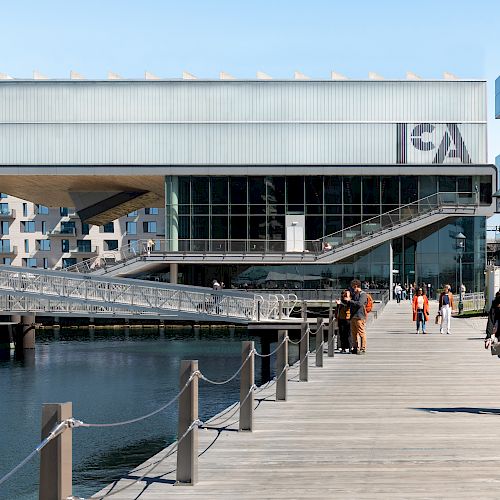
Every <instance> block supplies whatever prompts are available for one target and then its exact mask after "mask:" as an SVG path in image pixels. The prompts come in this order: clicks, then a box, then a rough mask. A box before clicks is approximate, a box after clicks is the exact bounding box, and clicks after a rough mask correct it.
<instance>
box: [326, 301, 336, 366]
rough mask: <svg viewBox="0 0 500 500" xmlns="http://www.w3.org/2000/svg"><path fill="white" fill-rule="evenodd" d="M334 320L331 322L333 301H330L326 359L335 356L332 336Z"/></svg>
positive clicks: (333, 336)
mask: <svg viewBox="0 0 500 500" xmlns="http://www.w3.org/2000/svg"><path fill="white" fill-rule="evenodd" d="M334 328H335V324H334V320H333V301H332V300H330V310H329V311H328V357H329V358H333V356H335V335H334Z"/></svg>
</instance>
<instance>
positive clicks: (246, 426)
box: [240, 340, 255, 431]
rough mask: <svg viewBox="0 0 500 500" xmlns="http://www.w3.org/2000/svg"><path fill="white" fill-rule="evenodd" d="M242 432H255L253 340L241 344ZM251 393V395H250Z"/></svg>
mask: <svg viewBox="0 0 500 500" xmlns="http://www.w3.org/2000/svg"><path fill="white" fill-rule="evenodd" d="M249 356H250V357H249ZM241 362H242V363H244V366H243V369H242V370H241V378H240V431H252V430H253V402H254V400H253V398H254V395H253V385H254V382H255V355H254V342H253V340H244V341H243V342H242V343H241ZM250 391H251V393H250Z"/></svg>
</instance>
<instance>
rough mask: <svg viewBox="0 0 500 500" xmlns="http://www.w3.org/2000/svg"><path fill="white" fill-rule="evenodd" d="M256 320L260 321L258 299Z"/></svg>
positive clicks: (258, 301)
mask: <svg viewBox="0 0 500 500" xmlns="http://www.w3.org/2000/svg"><path fill="white" fill-rule="evenodd" d="M257 321H260V300H257Z"/></svg>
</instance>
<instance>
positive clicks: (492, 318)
mask: <svg viewBox="0 0 500 500" xmlns="http://www.w3.org/2000/svg"><path fill="white" fill-rule="evenodd" d="M499 323H500V290H498V292H497V293H496V294H495V298H494V300H493V302H492V303H491V307H490V311H489V313H488V322H487V324H486V338H485V339H484V348H485V349H489V348H490V347H491V344H492V342H493V341H495V342H498V338H499V337H500V330H499ZM494 337H496V339H495V338H494ZM499 357H500V356H499Z"/></svg>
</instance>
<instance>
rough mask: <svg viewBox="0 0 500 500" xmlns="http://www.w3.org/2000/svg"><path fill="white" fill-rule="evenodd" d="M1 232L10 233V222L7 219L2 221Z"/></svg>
mask: <svg viewBox="0 0 500 500" xmlns="http://www.w3.org/2000/svg"><path fill="white" fill-rule="evenodd" d="M0 234H9V223H8V222H7V221H5V220H4V221H2V222H0Z"/></svg>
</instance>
